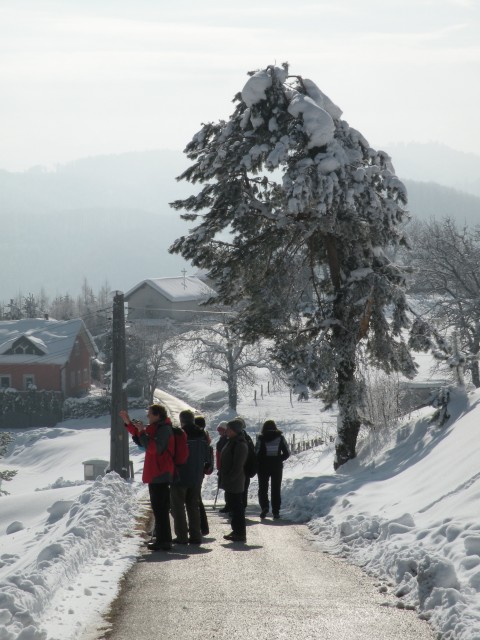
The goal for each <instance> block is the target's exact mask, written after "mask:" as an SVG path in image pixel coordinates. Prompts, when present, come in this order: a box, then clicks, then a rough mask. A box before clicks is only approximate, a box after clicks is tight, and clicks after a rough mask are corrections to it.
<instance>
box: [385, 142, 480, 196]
mask: <svg viewBox="0 0 480 640" xmlns="http://www.w3.org/2000/svg"><path fill="white" fill-rule="evenodd" d="M385 150H386V151H387V152H388V153H389V154H390V155H391V156H392V160H393V165H394V167H395V171H396V173H397V175H398V176H400V177H402V178H408V179H410V180H416V181H420V182H436V183H438V184H442V185H444V186H446V187H452V188H453V189H457V190H458V191H465V192H467V193H470V194H472V195H475V196H479V197H480V155H477V154H475V153H464V152H462V151H456V150H455V149H451V148H450V147H447V146H446V145H444V144H440V143H433V142H432V143H428V144H421V143H418V142H409V143H407V144H388V145H386V147H385Z"/></svg>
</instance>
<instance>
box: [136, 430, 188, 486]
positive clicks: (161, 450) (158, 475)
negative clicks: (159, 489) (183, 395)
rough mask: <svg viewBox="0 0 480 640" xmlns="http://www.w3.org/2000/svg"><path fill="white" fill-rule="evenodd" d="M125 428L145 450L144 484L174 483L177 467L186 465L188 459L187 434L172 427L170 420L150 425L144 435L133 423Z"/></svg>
mask: <svg viewBox="0 0 480 640" xmlns="http://www.w3.org/2000/svg"><path fill="white" fill-rule="evenodd" d="M125 426H126V427H127V430H128V432H129V433H130V434H131V435H132V436H137V437H138V439H139V440H140V444H141V445H142V447H144V448H145V462H144V463H143V475H142V480H143V482H145V483H146V484H150V483H160V482H168V483H170V482H172V481H173V479H174V476H175V472H176V467H177V466H178V465H182V464H185V462H186V461H187V458H188V445H187V436H186V434H185V432H184V431H183V430H182V429H176V428H174V427H172V423H171V420H170V418H167V419H166V420H165V422H154V423H153V424H149V425H148V426H147V428H146V429H145V432H144V433H142V434H139V432H138V428H137V427H136V426H135V425H134V424H132V423H131V422H130V423H129V424H127V425H125Z"/></svg>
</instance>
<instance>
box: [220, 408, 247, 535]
mask: <svg viewBox="0 0 480 640" xmlns="http://www.w3.org/2000/svg"><path fill="white" fill-rule="evenodd" d="M243 428H244V424H243V422H242V421H241V420H238V419H234V420H230V421H229V422H227V431H226V435H227V438H228V441H227V444H226V445H225V446H224V447H223V449H222V453H221V458H220V459H221V464H220V488H221V489H224V491H225V498H226V500H227V503H228V506H229V508H230V512H231V514H232V531H231V533H229V534H227V535H225V536H223V537H224V538H225V540H229V541H231V542H246V541H247V530H246V524H245V504H244V501H243V491H244V487H245V470H244V466H245V462H246V460H247V456H248V446H247V441H246V440H245V436H244V434H243Z"/></svg>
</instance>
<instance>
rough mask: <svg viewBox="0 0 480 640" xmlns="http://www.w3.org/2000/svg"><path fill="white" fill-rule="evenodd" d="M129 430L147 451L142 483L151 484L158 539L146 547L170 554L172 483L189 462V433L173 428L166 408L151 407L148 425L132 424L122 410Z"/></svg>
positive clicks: (121, 412) (150, 490) (149, 488)
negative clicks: (182, 467)
mask: <svg viewBox="0 0 480 640" xmlns="http://www.w3.org/2000/svg"><path fill="white" fill-rule="evenodd" d="M120 417H121V418H122V420H123V422H124V424H125V427H126V429H127V431H128V432H129V433H130V435H131V436H132V437H134V438H136V439H137V440H138V442H139V444H140V446H142V447H143V448H144V449H145V461H144V463H143V475H142V481H143V482H144V483H145V484H148V491H149V494H150V503H151V505H152V511H153V515H154V516H155V531H156V539H155V541H154V542H151V543H149V544H148V545H147V546H148V548H149V549H150V550H151V551H160V550H163V551H168V550H169V549H171V548H172V531H171V528H170V484H171V482H172V481H173V480H174V477H175V475H176V471H177V466H180V465H183V464H185V462H186V461H187V459H188V446H187V436H186V434H185V433H184V432H183V431H182V430H181V429H178V428H175V427H173V426H172V422H171V420H170V418H169V417H168V415H167V409H166V408H165V407H164V406H163V405H160V404H151V405H150V406H149V407H148V409H147V420H148V425H147V426H145V425H144V424H143V423H142V422H135V424H133V423H132V421H131V420H130V417H129V415H128V412H127V411H126V410H122V411H120Z"/></svg>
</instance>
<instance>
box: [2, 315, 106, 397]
mask: <svg viewBox="0 0 480 640" xmlns="http://www.w3.org/2000/svg"><path fill="white" fill-rule="evenodd" d="M95 354H96V347H95V343H94V341H93V338H92V336H91V335H90V333H89V331H88V330H87V328H86V327H85V325H84V323H83V320H81V319H75V320H46V319H39V318H24V319H22V320H7V321H0V388H3V389H15V390H17V391H28V390H29V389H36V390H38V391H42V390H46V391H59V392H62V393H63V395H64V397H66V398H68V397H78V396H81V395H83V394H84V393H86V392H87V391H88V390H89V388H90V384H91V370H90V361H91V358H92V356H94V355H95Z"/></svg>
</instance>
